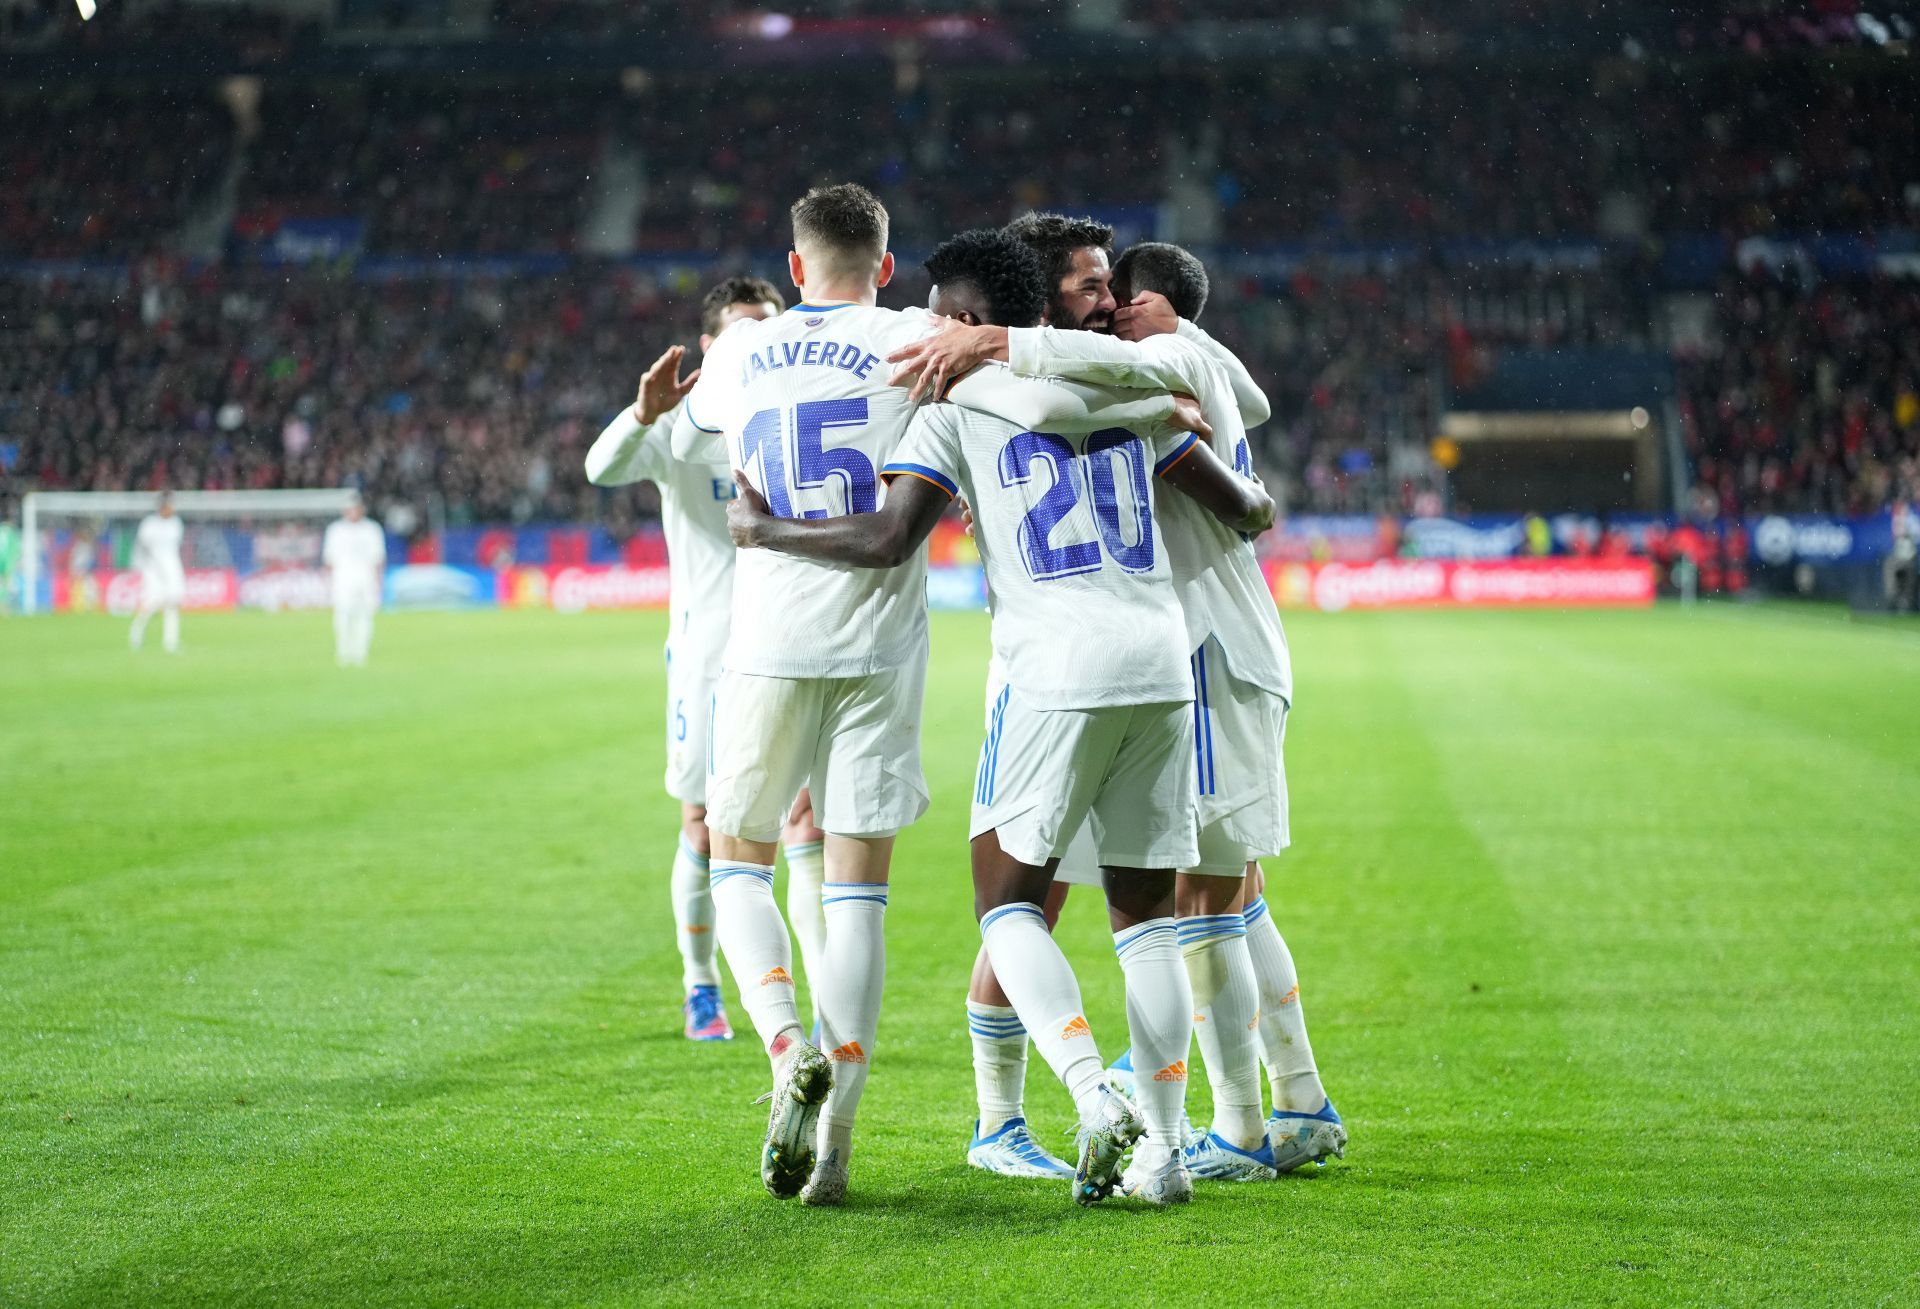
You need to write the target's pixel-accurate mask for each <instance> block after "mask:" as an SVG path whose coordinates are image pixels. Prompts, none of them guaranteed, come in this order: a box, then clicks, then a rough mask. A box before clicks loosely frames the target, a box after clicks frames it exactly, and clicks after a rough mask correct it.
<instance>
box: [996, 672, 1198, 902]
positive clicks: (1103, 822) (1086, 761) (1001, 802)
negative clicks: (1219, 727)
mask: <svg viewBox="0 0 1920 1309" xmlns="http://www.w3.org/2000/svg"><path fill="white" fill-rule="evenodd" d="M1083 823H1084V824H1086V826H1087V827H1088V828H1089V830H1090V834H1091V840H1092V843H1093V848H1094V851H1095V853H1096V855H1097V857H1098V859H1099V862H1100V863H1102V864H1105V865H1108V866H1111V867H1117V868H1181V867H1184V866H1186V865H1187V864H1190V863H1192V862H1193V861H1194V860H1195V859H1196V858H1197V857H1198V855H1199V851H1198V848H1197V846H1196V844H1195V838H1196V833H1195V827H1194V808H1193V710H1192V707H1191V706H1189V705H1185V704H1150V705H1113V706H1109V707H1105V708H1100V709H1038V708H1035V707H1033V706H1032V705H1031V704H1029V703H1028V702H1027V701H1026V700H1024V699H1023V698H1022V697H1021V695H1020V693H1019V692H1018V691H1016V690H1014V689H1013V688H1012V687H1003V688H1001V690H1000V693H999V694H998V696H996V698H995V702H994V711H993V715H992V717H991V720H990V721H989V724H988V728H987V738H986V741H985V742H984V743H983V744H982V745H981V747H980V765H979V768H978V770H977V771H976V773H975V777H974V793H973V821H972V823H971V824H970V826H969V830H968V836H969V837H970V838H971V837H976V836H979V835H981V834H982V833H984V832H994V833H995V834H996V835H997V836H998V837H999V841H1000V848H1001V849H1002V850H1004V851H1006V852H1007V853H1008V854H1009V855H1012V856H1013V857H1014V858H1015V859H1018V860H1019V861H1020V862H1022V863H1026V864H1034V865H1039V864H1044V863H1046V862H1047V861H1048V860H1049V859H1053V858H1056V857H1059V856H1062V855H1064V854H1066V852H1067V847H1068V845H1069V843H1070V842H1071V841H1072V839H1073V836H1074V834H1075V832H1076V831H1078V830H1079V828H1080V827H1081V825H1082V824H1083Z"/></svg>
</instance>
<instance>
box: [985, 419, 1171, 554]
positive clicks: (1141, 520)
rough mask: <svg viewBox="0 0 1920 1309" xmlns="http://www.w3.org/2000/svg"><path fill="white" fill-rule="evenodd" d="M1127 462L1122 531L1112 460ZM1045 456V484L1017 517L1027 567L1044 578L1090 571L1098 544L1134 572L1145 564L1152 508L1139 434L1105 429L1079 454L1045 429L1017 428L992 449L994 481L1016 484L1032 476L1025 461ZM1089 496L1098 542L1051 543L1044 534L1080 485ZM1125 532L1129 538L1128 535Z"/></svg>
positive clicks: (1075, 498)
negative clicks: (1129, 502) (1128, 513)
mask: <svg viewBox="0 0 1920 1309" xmlns="http://www.w3.org/2000/svg"><path fill="white" fill-rule="evenodd" d="M1116 459H1118V461H1119V462H1121V463H1124V464H1125V465H1126V466H1127V474H1126V476H1127V480H1128V482H1129V483H1130V490H1131V491H1132V497H1133V513H1132V517H1133V523H1132V524H1131V527H1132V531H1131V534H1129V532H1128V530H1127V525H1125V524H1123V523H1122V521H1121V510H1120V500H1119V494H1118V486H1117V477H1116V473H1115V469H1114V463H1115V460H1116ZM1042 460H1044V461H1046V462H1047V463H1048V464H1049V465H1051V467H1052V469H1053V485H1052V486H1051V487H1049V488H1048V489H1047V493H1046V494H1045V495H1043V496H1041V497H1040V502H1039V503H1038V504H1036V505H1034V506H1033V508H1031V509H1029V510H1028V511H1027V516H1026V518H1025V519H1023V520H1022V521H1021V524H1020V534H1019V535H1020V555H1021V559H1022V561H1023V562H1024V563H1025V564H1026V566H1027V574H1028V576H1030V577H1032V578H1033V579H1034V580H1035V581H1039V582H1044V581H1048V580H1050V579H1052V578H1056V577H1070V576H1073V575H1074V574H1076V573H1092V572H1098V571H1099V570H1100V568H1102V567H1103V566H1104V564H1105V560H1104V559H1103V558H1102V551H1101V545H1102V544H1103V543H1104V545H1105V547H1106V551H1105V553H1106V554H1107V555H1109V556H1111V557H1112V559H1113V561H1114V562H1115V563H1117V564H1119V565H1120V567H1122V568H1124V569H1126V570H1127V571H1128V572H1130V573H1142V572H1146V571H1148V570H1150V569H1151V568H1152V567H1153V559H1154V545H1153V515H1152V511H1151V510H1150V509H1149V508H1148V494H1149V491H1148V483H1147V470H1146V464H1145V462H1144V447H1143V446H1142V444H1141V442H1140V438H1139V437H1137V436H1135V435H1134V434H1133V433H1132V432H1129V431H1126V430H1124V429H1123V428H1117V427H1116V428H1109V429H1107V430H1106V431H1103V432H1095V433H1094V434H1093V435H1092V436H1090V437H1088V438H1087V454H1086V455H1085V456H1079V455H1076V454H1075V452H1074V448H1073V446H1072V445H1071V444H1070V443H1068V442H1067V441H1065V440H1062V439H1061V438H1060V437H1057V436H1052V435H1049V434H1048V433H1045V432H1022V433H1020V435H1018V436H1016V437H1014V438H1013V439H1012V440H1011V441H1008V442H1007V443H1006V445H1005V446H1003V447H1001V450H1000V485H1002V486H1005V487H1013V486H1018V485H1020V484H1022V483H1024V482H1026V481H1028V480H1029V479H1030V478H1031V477H1032V476H1033V465H1034V464H1036V463H1038V462H1040V461H1042ZM1083 490H1085V491H1090V492H1091V494H1092V498H1093V513H1094V519H1095V520H1096V521H1097V522H1098V524H1099V526H1100V540H1099V541H1076V542H1074V543H1073V544H1072V545H1063V546H1055V545H1052V544H1050V543H1049V541H1048V538H1049V537H1050V536H1051V535H1052V534H1053V529H1054V528H1056V527H1058V526H1059V525H1060V523H1061V522H1062V520H1064V519H1065V518H1066V516H1067V515H1068V514H1070V513H1072V512H1073V508H1074V506H1075V505H1077V504H1079V503H1080V496H1081V493H1082V491H1083ZM1129 535H1131V538H1132V539H1131V540H1129Z"/></svg>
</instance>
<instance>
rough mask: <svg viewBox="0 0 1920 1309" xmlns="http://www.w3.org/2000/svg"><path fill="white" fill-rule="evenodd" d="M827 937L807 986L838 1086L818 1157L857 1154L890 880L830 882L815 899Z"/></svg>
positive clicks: (882, 973)
mask: <svg viewBox="0 0 1920 1309" xmlns="http://www.w3.org/2000/svg"><path fill="white" fill-rule="evenodd" d="M816 903H818V904H819V905H820V906H821V908H822V909H823V910H824V914H825V920H826V928H827V940H826V948H825V949H823V950H822V951H821V962H822V968H821V972H820V976H819V980H818V981H815V980H814V979H813V978H812V977H811V976H810V977H809V978H808V982H809V984H810V985H811V986H812V987H813V993H814V997H815V999H816V1002H817V1003H818V1005H819V1006H820V1027H821V1031H822V1037H821V1048H822V1049H823V1050H825V1051H826V1052H827V1058H829V1059H831V1060H833V1091H832V1092H831V1093H830V1094H829V1095H828V1096H827V1103H826V1105H825V1107H824V1108H822V1109H821V1111H820V1146H819V1149H820V1157H821V1158H823V1159H825V1158H830V1157H831V1156H832V1155H833V1154H834V1152H835V1151H838V1152H839V1154H840V1161H841V1162H842V1163H845V1162H846V1161H847V1158H848V1156H849V1155H851V1154H852V1152H853V1118H854V1115H855V1114H856V1113H858V1112H859V1110H860V1096H861V1094H862V1093H863V1092H865V1091H866V1089H867V1070H868V1069H869V1068H871V1067H872V1059H873V1043H874V1037H875V1034H876V1033H877V1032H878V1031H879V1029H880V996H881V993H882V991H883V990H884V989H885V986H886V980H887V940H886V923H887V884H886V883H885V882H828V883H826V885H825V886H824V887H823V888H822V894H821V896H820V897H819V899H818V900H817V901H816Z"/></svg>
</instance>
